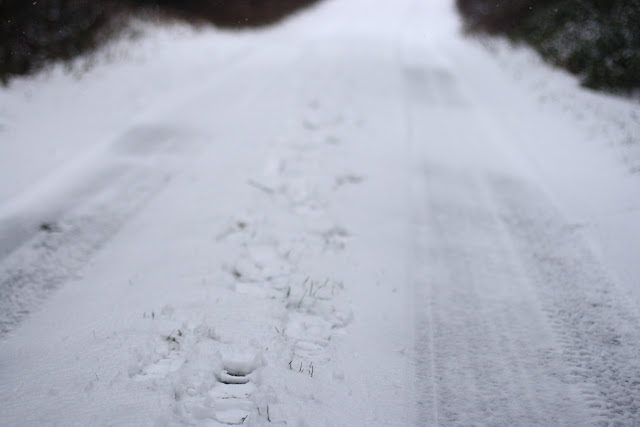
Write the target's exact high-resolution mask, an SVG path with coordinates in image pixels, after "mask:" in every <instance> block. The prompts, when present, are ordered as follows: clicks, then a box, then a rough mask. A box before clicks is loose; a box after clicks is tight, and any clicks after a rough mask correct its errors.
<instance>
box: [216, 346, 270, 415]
mask: <svg viewBox="0 0 640 427" xmlns="http://www.w3.org/2000/svg"><path fill="white" fill-rule="evenodd" d="M259 361H260V359H259V358H258V357H255V358H254V359H253V360H251V361H235V362H227V363H225V368H224V369H223V370H222V371H221V372H220V373H219V374H217V375H216V377H217V379H218V383H217V384H216V385H215V386H214V387H213V388H212V389H211V390H210V391H209V397H210V398H211V399H212V400H213V407H214V408H215V419H216V420H217V421H218V422H220V423H223V424H228V425H240V424H244V422H245V421H246V419H247V418H248V417H249V416H251V414H252V413H253V412H254V409H255V408H256V405H255V402H253V400H252V399H251V397H252V396H253V394H254V393H255V391H256V385H255V383H254V381H253V378H252V374H253V372H254V371H255V369H256V368H257V367H258V365H259Z"/></svg>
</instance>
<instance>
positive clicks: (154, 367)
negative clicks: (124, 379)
mask: <svg viewBox="0 0 640 427" xmlns="http://www.w3.org/2000/svg"><path fill="white" fill-rule="evenodd" d="M184 361H185V359H184V355H183V354H182V353H180V352H175V353H174V352H171V353H169V354H168V355H166V356H165V357H162V358H160V359H159V360H157V361H156V362H154V363H152V364H150V365H147V366H146V367H144V368H143V369H142V370H141V371H140V372H139V373H138V374H136V375H134V376H133V377H132V379H133V380H134V381H146V380H151V379H159V378H164V377H166V376H167V375H169V374H171V373H173V372H177V371H178V370H179V369H180V368H182V365H184Z"/></svg>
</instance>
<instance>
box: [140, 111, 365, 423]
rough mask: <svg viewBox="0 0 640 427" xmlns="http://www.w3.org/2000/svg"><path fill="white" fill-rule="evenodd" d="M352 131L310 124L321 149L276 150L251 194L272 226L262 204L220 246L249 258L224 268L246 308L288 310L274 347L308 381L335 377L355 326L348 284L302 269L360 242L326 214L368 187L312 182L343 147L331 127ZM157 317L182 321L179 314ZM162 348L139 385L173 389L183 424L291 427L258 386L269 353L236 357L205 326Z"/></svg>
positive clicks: (226, 232) (306, 124)
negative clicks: (343, 296) (345, 297)
mask: <svg viewBox="0 0 640 427" xmlns="http://www.w3.org/2000/svg"><path fill="white" fill-rule="evenodd" d="M309 108H310V110H311V111H310V112H311V113H312V114H317V113H318V112H319V105H318V104H317V103H312V104H311V105H310V107H309ZM343 121H344V120H343V119H342V118H341V117H340V119H339V120H338V119H336V120H335V121H329V122H328V123H323V122H322V121H321V120H317V119H314V118H307V119H305V120H303V122H302V127H303V128H304V129H305V131H306V132H307V133H308V134H314V133H316V134H317V135H315V138H311V139H314V141H315V142H309V141H298V142H296V143H286V144H276V146H275V147H274V149H273V152H274V153H275V156H274V157H273V158H272V159H271V160H270V161H267V167H266V171H265V177H264V179H263V180H262V181H260V182H258V181H257V180H256V181H250V182H249V185H251V186H253V187H254V189H255V190H256V191H257V192H258V193H262V195H263V197H266V198H269V199H272V200H271V202H272V204H273V205H275V206H276V207H277V209H276V210H274V211H273V212H274V213H273V214H272V215H271V216H269V215H266V216H265V214H263V213H262V214H256V213H255V212H261V210H262V209H261V205H260V204H261V203H262V204H264V203H265V201H264V200H257V201H256V204H257V206H256V207H253V209H251V208H249V209H247V210H246V211H245V212H244V215H242V219H235V220H233V221H231V222H230V224H228V225H227V226H226V227H223V228H222V230H221V231H220V232H219V233H218V234H217V235H216V236H215V240H216V241H217V242H220V243H221V244H225V245H230V246H233V247H234V249H235V251H230V252H232V253H236V254H240V255H239V256H238V257H237V258H236V259H233V260H227V262H223V263H222V265H221V268H222V270H223V271H225V272H226V273H227V274H228V279H229V281H230V282H231V284H232V288H233V290H234V291H235V292H237V293H238V294H242V295H246V296H247V298H262V299H270V300H274V299H275V300H279V301H282V303H283V304H282V313H283V315H282V317H281V318H278V319H274V320H273V321H274V335H275V336H274V337H273V338H274V339H273V341H274V342H279V343H280V344H279V345H280V347H281V350H282V353H285V354H288V360H282V361H281V363H282V364H283V365H286V366H285V368H286V369H289V370H290V371H294V372H297V373H299V374H301V375H306V376H308V377H309V379H312V378H314V376H316V375H318V374H319V370H322V371H324V372H323V373H324V374H325V375H326V372H327V370H326V369H324V368H325V367H326V366H327V365H328V364H329V363H330V361H331V360H330V353H329V351H328V347H329V346H330V344H331V340H332V338H333V337H334V336H335V334H336V333H339V331H341V330H342V329H344V328H345V327H346V326H347V325H348V324H349V322H350V321H351V311H350V309H349V307H348V305H345V306H340V304H339V301H338V300H337V299H336V297H337V296H339V295H340V293H341V291H342V289H343V284H342V282H340V281H338V280H333V279H331V278H317V277H311V276H309V275H307V274H306V272H305V271H301V270H302V269H303V267H301V266H300V261H301V260H302V259H304V258H308V257H313V256H314V255H316V254H322V253H326V254H335V253H339V252H340V251H342V250H343V249H344V248H345V247H346V245H347V243H348V242H349V240H350V239H351V238H352V235H351V233H350V232H349V231H348V230H346V229H344V228H343V227H340V226H338V225H330V226H326V225H327V219H326V218H325V215H324V213H325V211H326V207H327V206H328V203H329V202H328V197H325V196H326V195H327V194H328V193H329V192H332V191H340V190H341V189H342V188H343V187H346V186H352V185H358V184H360V183H362V182H363V181H364V178H363V177H362V176H359V175H356V174H351V173H346V174H343V175H339V176H336V177H325V176H324V174H323V173H322V171H321V170H320V171H317V170H316V171H315V172H316V173H313V172H314V171H313V168H314V167H316V168H317V167H318V166H314V165H317V163H318V162H317V160H318V156H321V155H322V154H323V153H322V150H323V149H324V150H331V149H333V147H336V146H337V144H338V143H339V142H340V141H339V138H338V137H336V136H335V133H332V132H331V133H328V134H325V135H323V134H321V131H322V129H323V127H325V126H327V125H333V126H339V125H341V124H342V123H343ZM317 172H319V173H317ZM318 177H321V178H320V180H319V179H318ZM323 181H324V182H323ZM295 218H298V221H297V222H296V221H294V220H295ZM301 218H302V220H300V219H301ZM289 220H291V222H295V223H296V224H297V225H292V224H290V223H289ZM283 223H284V225H283ZM323 225H324V226H323ZM292 227H293V228H294V230H293V231H292ZM153 316H155V314H153ZM158 316H163V317H164V318H165V319H169V320H172V321H175V320H177V319H176V316H175V313H174V310H173V309H171V308H170V309H165V310H163V312H162V313H159V314H158ZM265 320H267V319H265ZM162 339H163V341H164V342H163V343H162V344H158V346H157V350H156V354H154V355H153V356H152V357H150V358H149V359H150V361H149V362H148V363H146V364H144V363H141V362H138V363H134V365H133V366H132V367H131V368H130V370H129V371H130V377H131V378H132V380H134V381H137V382H145V383H149V384H156V385H157V384H161V385H162V384H164V385H166V384H167V383H169V384H171V387H173V392H174V398H175V404H174V414H173V415H172V417H171V418H172V419H173V420H174V421H177V422H181V423H184V424H188V425H243V424H245V425H249V424H250V425H261V424H266V423H268V424H281V425H286V421H285V420H282V419H278V418H277V415H275V414H273V411H274V408H273V406H271V407H270V402H277V400H278V399H277V397H274V396H273V391H272V390H271V387H269V386H267V385H264V384H261V381H260V380H259V378H260V370H261V369H262V368H263V366H264V364H265V360H264V357H263V355H261V354H260V351H261V350H264V349H255V351H254V352H253V353H252V352H251V350H249V351H247V350H246V349H245V351H243V352H242V351H241V352H238V351H237V348H236V349H235V350H236V351H235V352H234V351H233V349H234V344H233V342H231V343H229V342H222V340H220V338H219V337H218V336H217V335H216V333H215V331H214V330H213V329H212V328H210V327H209V326H208V325H206V324H204V323H203V324H201V325H198V326H196V327H189V326H188V325H183V326H182V327H181V328H180V329H175V330H173V331H172V332H171V333H170V334H168V335H166V336H163V338H162ZM158 349H159V350H158ZM225 349H226V350H228V352H229V353H231V354H238V353H239V354H241V356H240V357H232V358H225V357H224V356H223V355H222V354H221V351H223V352H224V351H225ZM247 355H251V358H249V359H247ZM144 359H145V357H143V356H140V357H138V360H144ZM277 363H280V361H278V362H277ZM334 377H335V373H334ZM270 393H271V394H270ZM170 423H171V422H170Z"/></svg>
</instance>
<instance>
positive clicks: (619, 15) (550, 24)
mask: <svg viewBox="0 0 640 427" xmlns="http://www.w3.org/2000/svg"><path fill="white" fill-rule="evenodd" d="M457 7H458V10H459V11H460V13H461V14H462V16H463V17H464V19H465V23H466V26H467V29H468V30H469V31H472V32H486V33H490V34H505V35H507V36H508V37H510V38H511V39H512V40H516V41H524V42H526V43H529V44H531V45H532V46H533V47H535V48H536V49H537V50H538V51H539V52H540V53H541V55H542V56H543V57H544V58H545V59H546V60H548V61H549V62H552V63H554V64H556V65H559V66H562V67H564V68H566V69H567V70H569V71H570V72H572V73H574V74H577V75H579V76H580V77H581V79H582V82H583V84H584V85H585V86H587V87H591V88H603V89H607V90H613V91H631V90H634V89H638V88H640V0H457Z"/></svg>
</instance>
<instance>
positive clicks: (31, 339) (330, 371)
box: [0, 0, 640, 426]
mask: <svg viewBox="0 0 640 427" xmlns="http://www.w3.org/2000/svg"><path fill="white" fill-rule="evenodd" d="M459 27H460V23H459V22H458V18H457V17H456V16H455V13H454V10H453V5H452V4H451V3H450V2H440V1H435V0H433V1H417V0H402V1H398V2H393V4H391V3H389V4H383V3H382V2H379V3H376V4H375V5H374V4H371V2H365V1H364V0H351V1H346V0H329V1H325V2H323V3H321V4H320V5H318V6H317V7H314V8H312V9H310V10H308V11H305V12H304V13H302V14H300V15H298V16H295V17H293V18H292V19H290V20H288V21H286V22H285V23H283V24H282V25H280V26H277V27H274V28H271V29H267V30H260V31H244V32H223V31H219V30H213V29H202V30H198V31H195V30H190V29H188V28H186V27H182V26H178V25H174V26H171V27H168V28H161V27H155V26H150V25H143V26H142V29H143V36H142V37H140V38H139V39H136V40H134V41H128V40H121V41H119V42H117V43H114V44H113V45H111V46H109V47H108V48H107V50H106V51H104V52H102V54H103V55H104V57H108V58H109V59H108V60H106V59H105V60H101V59H98V60H97V63H96V64H95V65H94V67H93V68H91V69H90V70H89V71H86V72H83V73H82V74H81V75H80V76H79V77H78V76H73V75H69V74H68V73H65V72H64V70H63V69H62V67H54V68H53V69H52V70H50V71H49V72H47V73H43V74H41V75H38V76H35V77H29V78H21V79H18V80H17V81H15V82H14V83H12V85H11V86H10V87H8V88H3V89H0V91H1V94H0V99H2V104H0V138H1V143H0V159H2V160H1V162H2V168H0V236H1V238H0V297H1V298H0V327H1V333H2V338H1V339H2V341H3V342H2V348H1V349H0V399H1V400H2V402H3V404H2V405H1V406H0V421H1V423H2V424H3V425H125V424H129V425H131V424H134V425H230V424H231V425H233V424H244V425H268V424H275V425H299V426H312V425H335V426H342V425H344V426H347V425H349V426H351V425H440V424H441V425H453V424H495V425H531V424H540V425H563V424H564V425H567V424H573V425H589V424H598V423H616V422H618V423H621V424H634V423H637V421H638V415H637V414H638V404H637V402H638V401H640V392H639V391H638V390H637V387H636V384H637V382H638V374H637V372H638V368H640V365H639V362H638V360H637V357H636V355H637V354H638V351H640V333H639V332H638V331H639V330H640V328H638V325H639V324H640V323H639V322H640V319H639V316H638V315H637V313H638V312H639V311H638V301H640V295H639V294H638V288H637V278H638V277H640V267H639V266H638V265H637V263H636V262H635V254H637V253H638V249H639V248H638V242H640V235H639V233H640V227H638V226H637V224H638V223H640V222H639V220H640V218H639V215H640V213H639V212H640V211H639V210H638V203H639V201H640V194H638V193H639V191H640V186H638V182H637V181H638V174H637V169H638V159H640V157H639V155H640V151H639V149H638V147H640V144H639V142H640V141H638V138H639V135H640V133H639V132H638V129H639V128H640V127H639V126H638V125H639V120H640V110H639V108H638V104H637V103H636V102H634V101H632V100H627V99H622V98H615V97H612V96H609V95H603V94H598V93H593V92H589V91H586V90H584V89H582V88H580V87H578V85H577V83H576V79H574V78H573V77H570V76H567V75H565V74H564V73H562V72H560V71H557V70H554V69H551V68H550V67H548V66H547V65H545V64H543V63H541V61H540V60H539V59H538V58H537V57H536V56H535V54H533V53H532V52H531V51H529V50H527V49H526V48H521V47H520V48H518V47H512V46H509V45H507V44H505V43H503V42H500V41H488V40H471V39H467V38H465V37H463V36H462V35H461V34H460V32H459ZM96 58H102V57H101V56H100V54H98V55H97V56H96Z"/></svg>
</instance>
